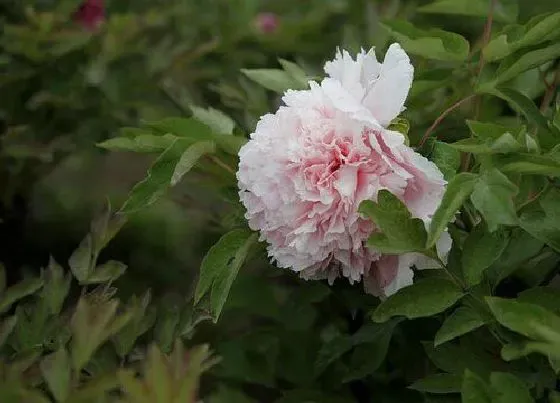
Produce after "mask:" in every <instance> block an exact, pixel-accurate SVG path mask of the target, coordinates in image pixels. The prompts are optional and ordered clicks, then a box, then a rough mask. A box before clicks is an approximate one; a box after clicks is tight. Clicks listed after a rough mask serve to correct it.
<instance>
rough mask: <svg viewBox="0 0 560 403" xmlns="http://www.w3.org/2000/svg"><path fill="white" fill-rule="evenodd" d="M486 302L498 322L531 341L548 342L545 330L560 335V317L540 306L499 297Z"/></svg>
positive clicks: (487, 298) (487, 299) (488, 298)
mask: <svg viewBox="0 0 560 403" xmlns="http://www.w3.org/2000/svg"><path fill="white" fill-rule="evenodd" d="M486 302H487V303H488V306H489V307H490V310H491V311H492V313H493V314H494V316H495V318H496V319H497V320H498V322H500V323H501V324H502V325H503V326H505V327H507V328H508V329H511V330H513V331H514V332H517V333H520V334H522V335H524V336H526V337H529V338H530V339H533V340H537V341H539V340H541V341H547V339H546V338H545V337H543V329H546V330H548V331H550V332H552V333H555V334H560V316H558V315H555V314H554V313H552V312H550V311H548V310H546V309H544V308H542V307H540V306H538V305H534V304H527V303H524V302H518V301H516V300H514V299H504V298H497V297H486Z"/></svg>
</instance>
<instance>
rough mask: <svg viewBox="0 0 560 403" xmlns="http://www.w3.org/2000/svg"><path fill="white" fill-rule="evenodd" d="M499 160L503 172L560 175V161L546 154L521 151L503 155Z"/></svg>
mask: <svg viewBox="0 0 560 403" xmlns="http://www.w3.org/2000/svg"><path fill="white" fill-rule="evenodd" d="M498 161H499V163H500V164H501V166H500V167H499V168H500V170H501V171H502V172H512V173H520V174H525V175H546V176H556V177H558V176H560V161H557V160H555V159H554V158H551V157H548V156H545V155H535V154H524V153H519V154H515V155H511V156H504V157H501V158H500V159H499V160H498Z"/></svg>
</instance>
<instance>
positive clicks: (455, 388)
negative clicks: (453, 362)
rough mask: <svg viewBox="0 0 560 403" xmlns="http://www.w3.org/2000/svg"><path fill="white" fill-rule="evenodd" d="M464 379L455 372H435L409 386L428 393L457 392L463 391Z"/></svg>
mask: <svg viewBox="0 0 560 403" xmlns="http://www.w3.org/2000/svg"><path fill="white" fill-rule="evenodd" d="M462 382H463V379H462V377H460V376H458V375H455V374H433V375H428V376H427V377H425V378H422V379H419V380H417V381H416V382H414V383H413V384H412V385H410V386H409V387H408V388H409V389H413V390H417V391H418V392H427V393H437V394H445V393H457V392H460V391H461V385H462Z"/></svg>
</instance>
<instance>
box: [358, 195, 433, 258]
mask: <svg viewBox="0 0 560 403" xmlns="http://www.w3.org/2000/svg"><path fill="white" fill-rule="evenodd" d="M358 211H359V212H360V213H362V214H364V215H366V216H367V217H368V218H370V219H371V220H372V221H373V222H374V223H375V224H376V226H377V228H379V229H380V230H381V232H382V233H381V234H378V233H374V234H372V236H371V237H370V238H369V239H368V246H372V247H374V248H376V249H378V250H380V251H382V252H385V253H404V252H410V251H417V252H421V251H423V250H424V248H425V245H426V237H427V235H426V229H425V227H424V222H423V221H422V220H420V219H419V218H412V216H411V214H410V212H409V211H408V209H407V207H406V206H405V205H404V203H403V202H402V201H400V200H399V199H398V198H397V197H396V196H395V195H393V194H392V193H391V192H389V191H387V190H381V191H379V193H378V194H377V202H374V201H371V200H365V201H363V202H362V203H361V204H360V207H359V209H358Z"/></svg>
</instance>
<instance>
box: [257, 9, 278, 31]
mask: <svg viewBox="0 0 560 403" xmlns="http://www.w3.org/2000/svg"><path fill="white" fill-rule="evenodd" d="M255 25H256V27H257V29H258V31H259V32H261V33H263V34H271V33H273V32H275V31H276V30H277V29H278V27H279V25H280V20H279V18H278V16H277V15H276V14H274V13H259V14H258V15H257V18H256V19H255Z"/></svg>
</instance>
